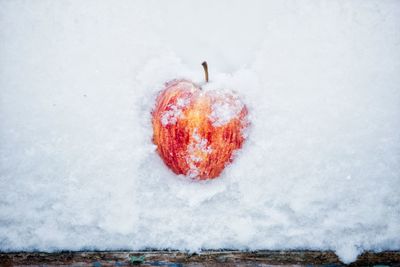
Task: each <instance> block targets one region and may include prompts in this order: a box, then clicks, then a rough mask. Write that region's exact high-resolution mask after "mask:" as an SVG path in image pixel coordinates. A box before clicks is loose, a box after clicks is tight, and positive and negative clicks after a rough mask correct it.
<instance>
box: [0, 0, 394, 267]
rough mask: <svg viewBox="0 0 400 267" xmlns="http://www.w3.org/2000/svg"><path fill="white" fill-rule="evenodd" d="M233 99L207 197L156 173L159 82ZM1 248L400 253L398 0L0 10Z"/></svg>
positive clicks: (65, 4) (36, 5)
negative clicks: (242, 122) (242, 130)
mask: <svg viewBox="0 0 400 267" xmlns="http://www.w3.org/2000/svg"><path fill="white" fill-rule="evenodd" d="M203 60H207V61H208V62H209V68H210V78H211V83H210V84H209V85H208V86H210V87H214V88H229V89H234V90H236V91H237V92H238V93H239V94H240V95H241V97H242V99H243V101H244V102H245V103H246V104H247V106H248V108H249V112H250V119H251V123H252V126H251V129H250V133H249V138H248V140H247V142H246V144H245V146H244V148H243V149H242V150H241V152H240V153H239V155H238V157H237V158H236V160H235V162H234V164H232V165H230V166H229V167H228V168H227V169H226V170H225V171H224V173H223V175H222V176H221V177H220V178H219V179H217V180H214V181H209V182H202V183H200V182H191V181H190V180H188V179H185V178H183V177H177V176H175V175H174V174H173V173H172V172H171V171H169V170H168V169H167V168H166V167H165V165H164V164H163V162H162V161H161V160H160V158H159V157H158V155H157V154H156V153H155V148H154V145H152V142H151V137H152V129H151V122H150V111H151V109H152V106H153V104H154V99H155V96H156V94H157V92H158V90H160V89H161V88H162V85H163V83H164V82H165V81H168V80H170V79H173V78H187V79H191V80H194V81H198V82H201V81H202V80H203V72H202V68H201V65H200V64H201V62H202V61H203ZM0 89H1V91H0V101H1V102H0V149H1V150H0V153H1V154H0V164H1V165H0V174H1V177H0V250H3V251H10V250H45V251H53V250H59V249H73V250H78V249H122V248H124V249H143V248H148V247H151V248H173V249H189V250H198V249H201V248H208V249H212V248H236V249H261V248H262V249H322V250H324V249H333V250H335V251H336V252H337V253H338V255H339V256H340V257H341V259H342V260H344V261H345V262H350V261H352V260H354V259H355V257H356V256H357V255H358V254H359V253H361V252H362V251H363V250H366V249H368V250H369V249H372V250H375V251H380V250H386V249H400V194H399V189H400V1H397V0H393V1H389V0H375V1H374V0H368V1H358V0H354V1H351V0H348V1H328V0H321V1H307V0H304V1H283V0H279V1H278V0H277V1H263V0H260V1H232V0H219V1H212V0H201V1H184V0H182V1H175V0H173V1H161V0H160V1H149V0H143V1H89V0H88V1H79V0H74V1H53V0H40V1H27V0H26V1H21V0H13V1H10V0H0Z"/></svg>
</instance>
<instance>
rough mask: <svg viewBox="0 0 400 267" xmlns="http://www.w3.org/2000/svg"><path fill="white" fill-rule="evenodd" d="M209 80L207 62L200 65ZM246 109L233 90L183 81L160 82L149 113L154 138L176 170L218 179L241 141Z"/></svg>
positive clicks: (159, 149) (164, 159) (163, 156)
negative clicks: (227, 90) (209, 88)
mask: <svg viewBox="0 0 400 267" xmlns="http://www.w3.org/2000/svg"><path fill="white" fill-rule="evenodd" d="M203 67H204V70H205V76H206V82H208V68H207V63H206V62H204V63H203ZM247 114H248V110H247V107H246V106H245V105H244V104H243V103H242V101H241V100H240V99H239V97H238V96H237V95H236V94H235V93H233V92H226V91H218V90H208V91H203V90H202V88H201V87H200V86H199V85H197V84H195V83H193V82H191V81H188V80H173V81H170V82H167V83H166V84H165V88H164V89H163V90H162V91H161V92H160V93H159V95H158V97H157V99H156V104H155V107H154V109H153V111H152V125H153V142H154V144H155V145H156V146H157V152H158V154H159V155H160V157H161V159H162V160H163V161H164V163H165V164H166V165H167V166H168V167H169V168H170V169H171V170H172V171H173V172H174V173H176V174H183V175H186V176H189V177H191V178H194V179H199V180H205V179H214V178H216V177H218V176H219V175H220V174H221V172H222V171H223V170H224V168H225V167H226V166H227V165H228V164H229V163H231V162H232V161H233V159H234V152H235V151H237V150H238V149H240V148H241V147H242V145H243V142H244V141H245V129H246V128H247V126H248V120H247Z"/></svg>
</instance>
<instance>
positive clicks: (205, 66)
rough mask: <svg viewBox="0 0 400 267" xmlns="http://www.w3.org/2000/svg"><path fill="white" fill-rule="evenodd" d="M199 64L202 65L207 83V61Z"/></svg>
mask: <svg viewBox="0 0 400 267" xmlns="http://www.w3.org/2000/svg"><path fill="white" fill-rule="evenodd" d="M201 65H202V66H203V69H204V74H205V76H206V83H208V66H207V61H204V62H203V63H201Z"/></svg>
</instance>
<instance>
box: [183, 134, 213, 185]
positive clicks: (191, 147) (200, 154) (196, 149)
mask: <svg viewBox="0 0 400 267" xmlns="http://www.w3.org/2000/svg"><path fill="white" fill-rule="evenodd" d="M211 152H212V148H211V147H210V146H209V144H208V140H207V139H206V138H202V137H201V136H200V135H199V134H198V129H197V128H195V129H194V130H193V133H192V138H191V139H190V143H189V144H188V146H187V156H186V162H187V164H189V167H190V170H189V171H188V173H187V176H189V177H191V178H196V177H197V176H198V175H199V173H200V169H199V167H198V165H199V164H202V163H203V162H202V161H204V160H205V159H207V155H209V154H210V153H211Z"/></svg>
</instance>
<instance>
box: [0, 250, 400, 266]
mask: <svg viewBox="0 0 400 267" xmlns="http://www.w3.org/2000/svg"><path fill="white" fill-rule="evenodd" d="M135 257H136V258H135ZM140 257H142V258H140ZM132 259H136V260H137V263H139V261H140V260H141V259H143V262H141V263H140V265H141V266H169V267H174V266H222V265H223V266H255V265H257V266H271V265H280V266H309V265H314V266H315V265H317V266H318V265H328V266H344V264H343V263H342V262H340V260H339V258H338V257H337V256H336V254H335V253H334V252H332V251H269V250H259V251H252V252H246V251H235V250H209V251H201V252H199V253H186V252H180V251H159V250H158V251H103V252H58V253H44V252H12V253H0V266H43V265H46V266H59V265H64V266H96V267H100V266H127V265H132V263H131V260H132ZM374 265H386V266H400V251H385V252H380V253H374V252H365V253H363V254H362V255H360V256H359V257H358V259H357V261H356V262H354V263H352V264H350V266H374Z"/></svg>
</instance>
